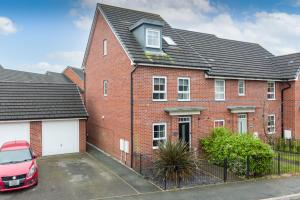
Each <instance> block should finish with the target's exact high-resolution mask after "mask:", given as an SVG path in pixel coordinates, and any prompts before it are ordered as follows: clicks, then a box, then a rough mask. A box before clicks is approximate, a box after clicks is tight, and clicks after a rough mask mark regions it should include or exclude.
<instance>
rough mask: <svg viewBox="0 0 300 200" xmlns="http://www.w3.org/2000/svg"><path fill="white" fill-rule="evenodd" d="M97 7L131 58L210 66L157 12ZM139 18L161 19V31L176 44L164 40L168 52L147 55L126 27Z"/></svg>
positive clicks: (193, 65) (134, 60)
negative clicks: (164, 54) (162, 24)
mask: <svg viewBox="0 0 300 200" xmlns="http://www.w3.org/2000/svg"><path fill="white" fill-rule="evenodd" d="M98 7H99V8H100V10H102V12H103V13H104V15H105V17H106V18H107V20H108V21H109V23H110V25H111V26H112V27H113V29H114V31H115V33H116V35H117V36H118V37H119V38H120V40H121V42H122V44H123V46H124V48H125V49H126V51H127V52H128V54H129V55H130V57H131V59H132V61H133V62H135V63H146V64H161V65H172V66H185V67H197V68H202V69H207V68H209V65H208V62H207V61H206V60H205V59H204V58H203V57H202V56H201V55H199V54H198V53H197V52H196V51H194V50H193V49H192V48H191V47H190V46H189V45H188V44H187V43H186V42H184V41H183V40H182V39H181V38H180V36H179V35H178V34H177V33H176V31H175V30H174V29H172V28H171V26H170V25H169V24H168V23H167V22H166V21H164V20H163V19H162V18H161V17H160V16H159V15H157V14H152V13H146V12H141V11H135V10H130V9H125V8H119V7H114V6H109V5H103V4H98ZM141 19H148V20H156V21H161V22H163V23H164V24H165V25H164V26H163V30H162V31H163V35H164V36H170V37H171V38H172V39H173V40H174V42H175V43H176V44H177V46H176V47H174V46H169V45H168V44H167V43H166V42H165V41H163V44H162V49H163V51H164V52H165V53H166V54H167V56H163V55H149V54H147V53H145V52H144V50H143V49H142V47H141V46H140V45H139V43H138V42H137V40H136V39H135V37H134V36H133V34H132V32H130V30H129V28H130V27H131V26H132V25H134V24H135V23H137V22H138V21H139V20H141Z"/></svg>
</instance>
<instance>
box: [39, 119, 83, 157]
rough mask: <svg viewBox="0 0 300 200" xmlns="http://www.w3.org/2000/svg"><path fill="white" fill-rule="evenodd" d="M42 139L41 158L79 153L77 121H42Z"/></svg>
mask: <svg viewBox="0 0 300 200" xmlns="http://www.w3.org/2000/svg"><path fill="white" fill-rule="evenodd" d="M42 138H43V139H42V155H43V156H49V155H58V154H65V153H76V152H79V121H78V120H58V121H43V123H42Z"/></svg>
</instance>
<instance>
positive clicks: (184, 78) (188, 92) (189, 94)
mask: <svg viewBox="0 0 300 200" xmlns="http://www.w3.org/2000/svg"><path fill="white" fill-rule="evenodd" d="M179 80H188V81H189V85H188V87H189V90H188V91H179ZM179 94H188V97H189V98H187V99H179ZM177 100H178V101H190V100H191V78H189V77H178V78H177Z"/></svg>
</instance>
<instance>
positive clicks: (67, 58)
mask: <svg viewBox="0 0 300 200" xmlns="http://www.w3.org/2000/svg"><path fill="white" fill-rule="evenodd" d="M83 55H84V52H82V51H59V52H54V53H51V54H49V55H48V56H47V58H48V59H49V60H50V61H53V62H56V63H65V66H66V65H70V66H75V67H76V66H77V67H80V66H81V64H82V60H83Z"/></svg>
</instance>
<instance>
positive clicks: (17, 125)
mask: <svg viewBox="0 0 300 200" xmlns="http://www.w3.org/2000/svg"><path fill="white" fill-rule="evenodd" d="M29 124H30V123H29V122H10V123H7V122H5V123H0V147H1V146H2V145H3V143H5V142H9V141H15V140H26V141H27V142H30V125H29Z"/></svg>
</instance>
